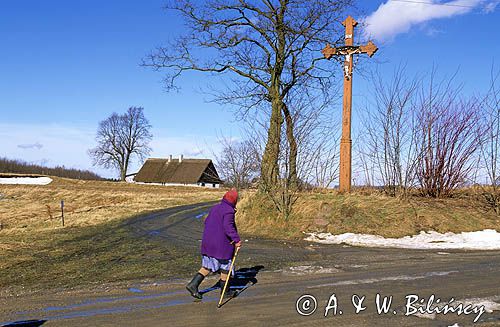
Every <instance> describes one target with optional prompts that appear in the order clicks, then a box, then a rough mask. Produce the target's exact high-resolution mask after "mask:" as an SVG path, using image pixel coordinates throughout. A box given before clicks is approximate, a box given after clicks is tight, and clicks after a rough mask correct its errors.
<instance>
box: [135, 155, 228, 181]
mask: <svg viewBox="0 0 500 327" xmlns="http://www.w3.org/2000/svg"><path fill="white" fill-rule="evenodd" d="M134 180H135V181H136V182H143V183H180V184H196V183H200V182H206V183H221V180H220V178H219V175H218V174H217V171H216V170H215V167H214V165H213V163H212V160H210V159H182V161H179V159H172V160H170V161H169V160H168V159H160V158H150V159H147V160H146V162H145V163H144V165H143V166H142V168H141V169H140V170H139V172H138V173H137V175H136V176H135V178H134Z"/></svg>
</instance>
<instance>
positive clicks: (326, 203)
mask: <svg viewBox="0 0 500 327" xmlns="http://www.w3.org/2000/svg"><path fill="white" fill-rule="evenodd" d="M277 217H278V214H277V213H276V212H275V210H274V209H273V206H272V203H270V202H269V201H268V200H266V199H265V198H262V197H259V196H256V195H255V194H252V193H250V194H247V196H246V197H244V198H243V199H242V201H241V202H240V204H239V210H238V216H237V223H238V226H239V228H240V230H241V231H242V232H244V233H249V234H253V235H259V236H263V237H271V238H280V239H282V238H288V239H294V238H295V239H297V238H303V237H304V233H303V232H314V231H320V232H330V233H332V234H341V233H347V232H353V233H365V234H377V235H381V236H384V237H402V236H406V235H414V234H417V233H419V232H420V231H429V230H434V231H437V232H441V233H443V232H468V231H477V230H482V229H485V228H491V229H496V230H497V231H500V217H499V216H497V215H496V214H495V212H494V211H493V210H489V209H488V207H487V206H485V204H484V203H482V202H481V199H480V198H479V197H478V196H477V194H476V193H474V192H473V191H462V192H460V193H459V194H458V195H457V196H456V197H454V198H448V199H431V198H425V197H419V196H412V197H410V198H408V199H406V200H399V199H397V198H393V197H389V196H385V195H384V194H382V193H380V192H378V191H374V190H358V191H354V192H353V193H351V194H339V193H338V192H337V191H334V190H324V191H317V192H306V193H303V194H301V196H300V197H299V199H298V201H297V202H296V204H295V206H294V212H293V214H292V216H291V217H290V218H289V219H288V220H287V221H283V220H281V219H278V218H277Z"/></svg>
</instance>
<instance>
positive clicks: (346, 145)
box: [321, 16, 378, 192]
mask: <svg viewBox="0 0 500 327" xmlns="http://www.w3.org/2000/svg"><path fill="white" fill-rule="evenodd" d="M357 24H358V22H356V21H355V20H354V18H352V17H351V16H348V17H347V18H346V20H344V21H343V22H342V25H344V26H345V46H342V47H336V48H332V47H331V46H330V45H329V44H327V45H326V47H325V48H324V49H323V50H321V53H323V55H324V56H325V58H326V59H330V58H331V57H332V56H335V55H337V56H344V67H343V75H344V98H343V106H342V138H341V139H340V183H339V184H340V185H339V189H340V192H350V191H351V148H352V141H351V109H352V61H353V55H355V54H361V53H366V54H368V56H370V57H371V56H373V55H374V54H375V52H376V51H377V50H378V48H377V46H376V45H375V44H373V42H372V41H369V42H368V43H367V44H365V45H360V46H355V45H353V36H354V27H355V26H356V25H357Z"/></svg>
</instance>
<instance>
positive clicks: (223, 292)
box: [217, 246, 240, 308]
mask: <svg viewBox="0 0 500 327" xmlns="http://www.w3.org/2000/svg"><path fill="white" fill-rule="evenodd" d="M239 250H240V247H239V246H238V247H237V248H236V251H234V255H233V260H231V267H230V268H229V274H227V279H226V282H225V283H224V288H223V289H222V293H221V295H220V300H219V304H217V308H220V306H221V304H222V300H223V299H224V294H225V293H226V288H227V284H229V279H230V278H231V272H232V271H233V267H234V261H235V260H236V255H238V251H239Z"/></svg>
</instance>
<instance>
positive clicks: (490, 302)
mask: <svg viewBox="0 0 500 327" xmlns="http://www.w3.org/2000/svg"><path fill="white" fill-rule="evenodd" d="M495 301H500V295H497V296H492V297H487V298H473V299H465V300H459V301H457V302H460V303H463V304H464V305H467V304H472V305H474V306H476V307H480V306H484V310H485V311H486V312H488V313H492V312H493V311H495V310H499V311H500V303H497V302H495Z"/></svg>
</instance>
